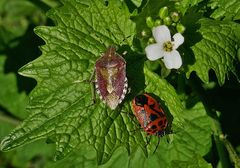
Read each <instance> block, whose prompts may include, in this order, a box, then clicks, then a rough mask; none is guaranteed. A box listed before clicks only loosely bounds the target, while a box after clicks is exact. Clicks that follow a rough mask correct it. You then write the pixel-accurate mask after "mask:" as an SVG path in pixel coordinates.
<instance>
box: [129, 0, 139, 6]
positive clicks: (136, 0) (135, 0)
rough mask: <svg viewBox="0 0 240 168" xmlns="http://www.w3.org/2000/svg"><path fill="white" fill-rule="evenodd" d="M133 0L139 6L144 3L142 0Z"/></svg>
mask: <svg viewBox="0 0 240 168" xmlns="http://www.w3.org/2000/svg"><path fill="white" fill-rule="evenodd" d="M131 1H132V3H133V4H134V5H136V6H137V7H139V6H141V4H142V0H131Z"/></svg>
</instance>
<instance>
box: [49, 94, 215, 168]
mask: <svg viewBox="0 0 240 168" xmlns="http://www.w3.org/2000/svg"><path fill="white" fill-rule="evenodd" d="M163 94H164V92H163ZM182 116H184V118H185V119H186V121H187V122H186V125H185V127H184V129H183V130H181V131H179V132H175V133H173V135H170V136H172V137H173V141H172V142H170V143H168V142H167V136H164V137H162V138H161V142H160V146H159V147H158V149H157V152H156V153H155V154H152V153H151V154H150V155H149V156H148V157H146V156H145V155H144V152H143V151H142V149H141V148H138V149H137V150H136V151H135V152H134V153H133V154H132V155H131V156H130V157H128V154H127V152H126V150H125V149H124V148H118V149H117V150H116V151H115V152H114V154H113V156H112V158H111V159H110V160H109V162H107V163H106V164H104V165H101V166H100V167H101V168H105V167H106V168H107V167H112V168H118V167H120V166H121V167H122V168H128V167H138V168H149V167H177V166H178V167H204V166H205V167H211V166H210V165H209V164H208V163H207V162H206V161H205V160H204V159H203V158H202V157H201V156H204V155H205V154H206V153H207V152H208V151H209V149H210V148H211V125H210V119H209V117H208V116H207V114H206V111H205V109H204V106H203V105H202V103H200V102H199V103H197V104H196V105H195V106H194V107H192V108H191V109H188V110H184V111H183V112H182ZM144 134H145V133H144ZM145 136H146V134H145ZM152 140H153V141H152V142H151V144H150V146H151V148H153V149H154V148H155V147H156V144H157V137H155V136H153V137H152ZM193 156H194V159H192V158H193ZM95 158H96V153H95V152H94V151H93V149H92V148H91V147H88V146H87V145H84V146H81V148H80V149H79V150H77V151H75V152H73V153H72V154H71V155H70V156H68V157H66V158H65V159H63V160H61V161H59V162H57V163H54V164H50V165H49V168H51V167H59V166H62V167H66V166H72V167H83V168H84V167H92V168H94V167H97V166H96V159H95ZM177 163H178V164H179V165H176V164H177ZM180 165H181V166H180Z"/></svg>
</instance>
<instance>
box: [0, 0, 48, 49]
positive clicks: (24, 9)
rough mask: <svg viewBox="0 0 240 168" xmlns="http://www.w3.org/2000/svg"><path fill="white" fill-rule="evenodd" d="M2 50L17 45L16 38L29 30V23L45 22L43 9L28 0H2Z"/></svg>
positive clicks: (0, 18) (0, 12) (0, 44)
mask: <svg viewBox="0 0 240 168" xmlns="http://www.w3.org/2000/svg"><path fill="white" fill-rule="evenodd" d="M0 20H1V21H0V50H3V49H4V48H6V47H15V46H16V45H17V44H18V43H19V41H16V39H17V38H18V37H20V36H22V35H24V33H25V32H26V31H27V29H28V26H29V24H42V23H45V21H46V17H45V16H44V15H43V13H42V11H41V10H40V9H39V8H37V7H36V6H34V5H33V4H32V3H31V2H29V1H27V0H11V1H8V0H2V1H1V2H0Z"/></svg>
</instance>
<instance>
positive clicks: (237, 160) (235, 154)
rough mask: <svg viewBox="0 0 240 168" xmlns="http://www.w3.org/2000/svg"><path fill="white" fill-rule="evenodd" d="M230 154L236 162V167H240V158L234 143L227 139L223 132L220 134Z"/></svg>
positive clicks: (231, 158)
mask: <svg viewBox="0 0 240 168" xmlns="http://www.w3.org/2000/svg"><path fill="white" fill-rule="evenodd" d="M220 139H221V140H222V141H223V143H224V145H225V147H226V148H227V151H228V153H229V156H230V160H231V161H232V162H233V163H234V166H235V168H240V158H239V156H238V155H237V153H236V151H235V150H234V148H233V146H232V144H231V143H230V142H229V141H228V140H227V138H226V136H224V135H223V134H222V135H221V136H220Z"/></svg>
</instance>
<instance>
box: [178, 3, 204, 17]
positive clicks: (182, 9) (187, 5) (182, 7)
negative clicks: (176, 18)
mask: <svg viewBox="0 0 240 168" xmlns="http://www.w3.org/2000/svg"><path fill="white" fill-rule="evenodd" d="M202 1H203V0H181V1H180V3H179V5H178V6H177V9H178V10H179V11H180V12H181V13H182V14H183V15H184V14H185V13H186V11H187V10H188V9H189V8H191V7H193V6H196V5H198V4H199V3H200V2H202Z"/></svg>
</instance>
